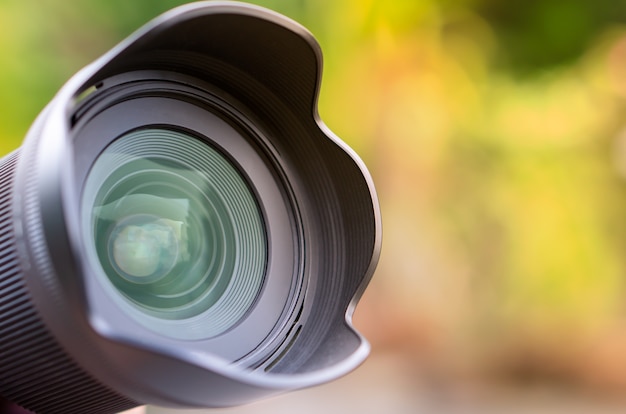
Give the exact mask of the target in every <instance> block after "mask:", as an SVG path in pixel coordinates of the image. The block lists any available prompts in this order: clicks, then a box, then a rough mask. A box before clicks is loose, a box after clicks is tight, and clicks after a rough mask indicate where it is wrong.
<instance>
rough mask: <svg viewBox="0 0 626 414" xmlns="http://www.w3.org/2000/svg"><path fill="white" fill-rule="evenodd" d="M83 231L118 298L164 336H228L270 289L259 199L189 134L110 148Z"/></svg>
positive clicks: (93, 174) (88, 196) (143, 137)
mask: <svg viewBox="0 0 626 414" xmlns="http://www.w3.org/2000/svg"><path fill="white" fill-rule="evenodd" d="M83 228H84V232H85V234H84V236H85V240H86V241H87V243H88V245H89V250H90V252H91V254H90V255H91V257H92V260H93V261H94V262H95V263H96V264H97V266H96V268H97V269H98V271H97V272H96V274H98V275H99V276H98V277H100V278H101V279H102V281H103V285H104V286H105V287H106V289H107V290H108V291H109V292H110V294H111V297H112V298H113V299H114V300H115V301H116V303H117V304H118V305H119V306H120V307H121V308H122V309H124V311H125V312H127V313H128V314H130V315H131V316H132V317H133V318H134V319H135V320H137V321H138V322H140V323H141V324H142V325H144V326H146V327H148V328H150V329H152V330H155V331H157V332H159V333H161V334H163V335H166V336H170V337H174V338H179V339H203V338H211V337H214V336H217V335H219V334H222V333H224V332H226V331H228V330H229V329H230V328H232V327H233V326H235V325H236V324H237V322H238V321H240V320H241V319H242V318H243V317H244V316H245V315H246V314H247V312H248V311H249V310H250V308H251V307H252V306H253V304H254V302H255V299H256V297H257V295H258V294H259V292H260V290H261V288H262V285H263V280H264V276H265V270H266V264H267V236H266V232H265V227H264V223H263V218H262V214H261V211H260V208H259V205H258V203H257V201H256V197H255V195H254V193H253V192H252V191H251V189H250V186H249V185H248V184H247V181H246V180H245V179H244V177H243V176H242V174H241V173H240V172H239V170H238V168H237V167H236V166H235V165H234V164H233V163H232V162H231V161H230V160H229V159H227V158H226V157H225V156H224V155H223V154H222V153H221V152H220V151H219V150H217V149H216V148H213V147H212V146H211V145H209V144H208V143H207V142H206V141H204V140H201V139H199V138H196V137H194V136H192V135H190V134H187V133H184V132H179V131H173V130H167V129H160V128H152V129H142V130H137V131H133V132H131V133H128V134H126V135H124V136H122V137H120V138H118V139H117V140H115V141H114V142H113V143H112V144H111V145H110V146H109V147H107V149H106V150H105V151H104V152H103V153H102V154H101V155H100V156H99V157H98V159H97V160H96V161H95V163H94V165H93V167H92V169H91V171H90V173H89V175H88V177H87V181H86V184H85V190H84V195H83Z"/></svg>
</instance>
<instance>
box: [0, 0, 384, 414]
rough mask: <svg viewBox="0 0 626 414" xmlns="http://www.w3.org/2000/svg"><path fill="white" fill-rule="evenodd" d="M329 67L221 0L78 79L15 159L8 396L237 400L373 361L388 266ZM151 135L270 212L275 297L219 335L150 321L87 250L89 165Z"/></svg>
mask: <svg viewBox="0 0 626 414" xmlns="http://www.w3.org/2000/svg"><path fill="white" fill-rule="evenodd" d="M321 72H322V57H321V51H320V48H319V46H318V44H317V42H316V41H315V40H314V38H313V36H312V35H311V34H310V33H309V32H308V31H307V30H306V29H304V28H303V27H302V26H300V25H299V24H297V23H295V22H293V21H291V20H289V19H287V18H285V17H283V16H281V15H278V14H276V13H274V12H271V11H269V10H266V9H263V8H260V7H256V6H251V5H248V4H243V3H236V2H220V1H215V2H213V1H211V2H200V3H192V4H189V5H186V6H183V7H180V8H177V9H174V10H172V11H170V12H168V13H166V14H164V15H162V16H160V17H158V18H156V19H155V20H153V21H152V22H150V23H148V24H147V25H146V26H144V27H143V28H141V29H140V30H139V31H137V32H136V33H135V34H133V35H132V36H130V37H129V38H128V39H126V40H125V41H123V42H122V43H121V44H120V45H118V46H117V47H115V48H114V49H112V50H111V51H110V52H108V53H107V54H105V55H104V56H103V57H101V58H100V59H98V60H97V61H95V62H94V63H92V64H91V65H89V66H87V67H86V68H84V69H83V70H81V71H80V72H79V73H78V74H76V75H75V76H74V77H72V78H71V79H70V80H69V82H68V83H67V84H66V85H65V86H64V87H63V88H62V89H61V90H60V92H59V93H58V94H57V96H56V97H55V98H54V99H53V100H52V102H51V103H50V104H49V105H48V106H47V107H46V109H45V110H44V111H43V112H42V113H41V115H40V116H39V117H38V119H37V120H36V122H35V123H34V125H33V127H32V128H31V130H30V132H29V134H28V136H27V138H26V140H25V142H24V144H23V145H22V147H21V148H20V149H18V150H17V151H16V152H15V153H13V154H11V155H9V156H7V157H5V158H4V159H3V160H2V161H1V165H0V370H1V371H2V375H1V376H0V395H2V396H4V397H5V398H7V399H10V400H12V401H15V402H17V403H19V404H21V405H23V406H24V407H26V408H28V409H30V410H33V411H35V412H41V413H65V414H67V413H113V412H117V411H120V410H122V409H125V408H130V407H133V406H136V405H142V404H155V405H163V406H172V407H222V406H231V405H237V404H243V403H248V402H251V401H254V400H257V399H260V398H263V397H266V396H270V395H275V394H278V393H281V392H284V391H288V390H293V389H298V388H303V387H309V386H313V385H316V384H320V383H323V382H326V381H329V380H332V379H335V378H337V377H339V376H342V375H344V374H346V373H348V372H349V371H351V370H352V369H354V368H355V367H357V366H358V365H359V364H360V363H361V362H362V361H363V360H364V358H365V357H366V356H367V354H368V351H369V345H368V344H367V342H366V341H365V340H364V338H362V336H361V335H360V334H359V333H358V332H356V331H355V330H354V329H353V327H352V325H351V317H352V313H353V311H354V308H355V306H356V303H357V301H358V299H359V298H360V296H361V295H362V293H363V291H364V290H365V288H366V286H367V284H368V282H369V280H370V278H371V276H372V274H373V272H374V268H375V266H376V262H377V260H378V256H379V252H380V245H381V223H380V212H379V206H378V201H377V199H376V194H375V190H374V186H373V183H372V179H371V177H370V175H369V173H368V172H367V170H366V168H365V166H364V164H363V162H362V161H361V160H360V159H359V158H358V156H357V155H356V154H355V153H354V152H353V151H352V150H351V149H350V148H349V147H348V146H347V145H346V144H344V143H343V142H342V141H341V140H340V139H339V138H337V137H336V136H335V135H333V134H332V133H331V132H330V131H329V130H328V129H327V128H326V127H325V126H324V124H323V123H322V122H321V120H320V119H319V116H318V112H317V97H318V93H319V88H320V79H321V78H320V77H321ZM146 128H152V129H154V128H159V129H163V130H173V131H181V132H183V133H185V134H190V135H193V136H195V137H197V138H198V139H199V140H202V141H203V142H205V143H206V144H207V145H210V146H211V147H213V148H215V149H216V150H217V151H219V152H220V153H222V154H223V155H224V157H225V158H227V159H228V160H230V161H231V162H232V164H233V165H234V166H235V167H236V168H237V169H238V171H239V172H240V173H241V176H242V177H244V179H245V180H246V182H247V183H248V185H249V187H250V189H251V191H252V193H253V194H254V195H255V197H256V199H257V201H256V202H257V203H258V206H259V209H260V211H261V212H262V217H263V221H264V226H265V227H264V228H265V233H266V237H267V246H268V249H267V257H266V262H267V264H266V270H265V277H264V280H263V285H262V288H260V289H259V291H258V293H257V295H256V299H255V300H254V304H253V305H252V306H250V308H249V309H248V310H247V311H246V312H245V314H244V316H243V317H241V318H240V319H239V320H238V321H237V323H236V324H234V325H233V326H232V327H230V328H229V329H228V330H226V331H225V332H220V333H219V335H217V334H216V335H205V336H202V334H198V335H196V336H193V335H191V336H190V338H191V339H185V338H182V339H181V338H179V337H172V336H168V335H163V334H161V332H159V327H160V326H161V325H159V323H161V322H159V321H156V322H155V323H154V324H152V325H149V326H148V325H146V324H142V323H141V320H139V319H137V318H134V317H132V312H133V311H132V309H131V308H132V304H130V305H126V303H127V302H128V301H127V300H126V299H124V298H123V297H122V296H120V295H119V292H116V291H115V288H114V287H113V286H112V285H110V284H109V283H107V280H106V278H104V277H102V269H101V267H100V266H99V263H98V262H97V260H94V259H93V254H92V253H90V243H91V241H90V240H88V237H87V236H86V234H87V233H86V232H85V227H86V226H88V225H89V221H88V220H86V219H85V217H89V212H90V210H89V208H90V205H89V203H88V202H87V201H86V200H88V198H89V196H88V194H89V193H90V191H91V190H90V189H89V188H88V184H89V180H88V177H89V174H90V171H91V169H92V167H93V165H94V163H95V161H96V160H97V159H98V158H99V157H100V156H101V154H102V153H103V151H105V150H106V149H107V148H108V147H109V146H110V145H111V143H112V142H114V141H115V140H116V139H118V138H119V137H121V136H124V135H125V134H128V133H129V132H132V131H141V130H143V129H146ZM170 144H171V146H172V148H174V149H173V151H175V148H176V145H181V144H180V143H178V144H177V142H171V143H170ZM168 145H169V144H168ZM242 260H245V258H242ZM118 296H119V297H118ZM120 298H121V299H120ZM157 322H158V323H157ZM187 322H188V321H173V322H172V321H165V322H163V323H162V324H170V325H171V326H174V325H175V326H177V327H178V328H177V329H182V330H184V329H187V328H186V326H187V325H185V323H187ZM189 326H190V328H189V329H193V326H196V325H193V324H190V325H189Z"/></svg>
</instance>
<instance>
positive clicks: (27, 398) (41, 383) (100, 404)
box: [0, 151, 139, 414]
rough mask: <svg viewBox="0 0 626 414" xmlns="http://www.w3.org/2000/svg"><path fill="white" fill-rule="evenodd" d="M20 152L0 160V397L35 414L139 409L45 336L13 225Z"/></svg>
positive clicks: (135, 404) (115, 411)
mask: <svg viewBox="0 0 626 414" xmlns="http://www.w3.org/2000/svg"><path fill="white" fill-rule="evenodd" d="M18 158H19V151H18V152H15V153H13V154H11V155H9V156H7V157H5V158H3V159H2V160H1V161H0V395H2V396H3V397H5V398H7V399H9V400H11V401H14V402H16V403H18V404H20V405H22V406H24V407H25V408H28V409H29V410H32V411H34V412H36V413H43V414H48V413H52V414H55V413H59V414H74V413H76V414H86V413H89V414H94V413H102V414H104V413H117V412H119V411H123V410H126V409H129V408H132V407H134V406H137V405H139V404H138V403H136V402H133V401H130V400H128V399H126V398H125V397H123V396H120V395H118V394H117V393H115V392H113V391H111V390H110V389H108V388H107V387H106V386H104V385H103V384H100V383H99V382H98V381H96V380H95V379H93V378H91V377H90V376H89V374H87V373H86V372H84V371H83V370H82V369H81V368H80V367H79V366H77V365H76V364H75V363H74V361H72V359H71V358H70V357H69V356H68V355H67V354H66V353H65V351H64V350H63V349H62V348H61V347H60V346H59V344H58V343H57V341H56V340H55V339H54V337H53V336H52V335H51V334H50V333H49V332H48V330H47V328H46V326H45V324H44V322H43V321H42V320H41V318H40V316H39V315H38V314H37V311H36V309H35V307H34V305H33V302H32V298H31V297H30V294H29V292H28V289H27V286H26V283H25V281H24V278H23V274H22V272H21V269H20V262H19V259H18V253H17V246H16V241H15V232H14V224H13V207H12V206H13V197H14V191H15V188H14V178H15V169H16V164H17V162H18Z"/></svg>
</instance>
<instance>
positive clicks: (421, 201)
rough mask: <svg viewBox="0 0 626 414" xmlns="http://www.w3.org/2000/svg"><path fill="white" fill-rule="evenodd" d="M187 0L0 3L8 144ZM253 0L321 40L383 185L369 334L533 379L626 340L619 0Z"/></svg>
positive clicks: (329, 107) (339, 105)
mask: <svg viewBox="0 0 626 414" xmlns="http://www.w3.org/2000/svg"><path fill="white" fill-rule="evenodd" d="M182 3H184V2H182V1H174V0H150V1H148V0H143V1H140V0H135V1H129V0H106V1H105V0H97V1H96V0H92V1H89V2H70V1H69V0H37V1H34V0H21V1H17V0H0V28H2V29H1V30H2V32H0V47H1V48H2V50H3V52H4V59H3V64H2V65H1V66H0V107H1V109H2V111H1V112H0V113H1V114H2V115H1V117H0V121H1V122H0V136H2V140H1V141H0V151H2V152H7V151H9V150H11V149H13V148H16V147H17V146H19V143H20V142H21V140H22V137H23V135H24V134H25V132H26V130H27V128H28V126H29V124H30V123H31V121H32V120H33V119H34V117H35V115H36V114H37V112H38V111H39V110H41V108H43V106H44V105H45V104H46V102H48V101H49V100H50V98H51V97H52V96H53V94H54V92H55V91H56V90H57V89H58V88H59V87H60V86H61V85H62V83H63V82H64V81H65V80H66V79H67V78H68V77H69V76H71V75H72V73H73V72H75V71H76V70H78V69H79V68H80V67H82V66H83V65H85V64H87V63H88V62H90V61H91V60H93V59H94V58H96V57H97V56H99V55H100V54H102V53H103V52H105V51H106V50H108V49H109V48H110V47H112V46H113V45H114V44H115V43H117V42H118V41H120V40H121V39H123V38H124V37H125V36H127V35H128V34H130V33H131V32H132V30H134V29H135V28H137V27H139V26H140V25H141V24H143V23H144V22H146V21H147V20H149V19H150V18H152V17H154V16H156V15H158V14H159V13H160V12H163V11H165V10H166V9H169V8H170V7H173V6H175V5H178V4H182ZM253 3H256V4H259V5H263V6H266V7H269V8H272V9H274V10H276V11H278V12H281V13H283V14H286V15H288V16H290V17H292V18H294V19H295V20H297V21H299V22H301V23H302V24H303V25H305V26H306V27H308V28H309V29H310V30H311V31H312V32H313V33H314V34H315V35H316V37H317V38H318V40H319V41H320V43H321V45H322V48H323V50H324V53H325V72H324V82H323V90H322V95H321V98H320V112H321V115H322V118H323V119H324V120H325V121H326V123H327V124H328V125H329V126H330V127H331V128H332V129H334V130H335V132H337V134H338V135H339V136H341V137H342V138H343V139H345V140H346V141H347V142H348V143H349V144H350V145H352V146H353V147H354V148H355V149H356V150H357V151H358V152H359V153H360V154H361V155H362V156H363V158H364V159H365V161H366V163H367V164H368V165H369V166H370V169H371V171H372V173H373V175H374V178H375V181H376V183H377V186H378V190H379V193H380V198H381V204H382V208H383V217H384V223H385V243H384V254H383V258H382V261H381V264H380V267H379V271H378V272H377V277H376V278H375V280H374V282H373V285H374V286H373V287H372V288H371V289H370V290H369V291H368V292H367V293H366V297H365V302H364V304H363V306H362V309H361V310H360V311H359V314H358V315H357V316H358V321H359V324H360V325H361V326H362V328H363V329H364V330H365V331H366V333H367V334H368V335H369V336H370V337H372V338H373V340H374V344H375V346H377V347H380V348H383V347H385V346H387V347H396V348H398V347H402V348H408V349H409V351H410V352H415V353H420V354H422V355H427V356H428V357H432V358H433V359H434V360H440V361H446V362H445V363H444V362H442V364H453V363H455V362H454V361H459V360H461V361H460V362H459V364H460V365H463V364H467V363H468V362H467V361H472V362H469V364H470V365H471V364H477V365H479V367H478V369H479V370H480V369H481V368H483V366H482V365H481V364H483V365H484V366H488V365H489V364H500V362H501V360H500V359H498V358H495V357H493V356H494V355H504V357H503V358H505V359H507V360H508V361H511V360H515V358H517V357H519V358H521V360H522V361H524V365H526V366H528V365H532V363H533V361H535V362H536V364H537V366H538V368H537V371H538V374H537V375H538V376H541V375H542V372H544V371H542V370H544V368H545V367H549V366H550V364H549V363H546V362H545V361H556V360H558V361H562V360H563V358H566V357H567V358H569V355H570V354H571V355H572V356H571V359H568V360H567V361H565V362H563V364H564V365H567V366H570V367H571V366H572V364H574V365H575V364H577V363H578V362H576V361H580V360H581V359H584V358H587V359H589V358H591V359H593V358H594V357H596V356H597V353H599V352H603V351H601V350H603V349H605V348H603V347H602V345H601V344H602V343H604V342H603V341H607V339H606V338H612V339H611V341H614V340H615V338H624V337H626V336H625V335H619V334H617V333H619V332H625V329H626V306H625V305H626V295H625V277H626V260H625V259H624V252H625V251H626V220H624V219H623V215H624V211H626V183H625V182H624V180H625V179H626V122H624V115H625V114H626V25H624V23H623V22H625V21H626V2H623V1H621V0H620V1H609V0H598V1H595V2H589V1H583V0H569V1H565V0H541V1H540V0H526V1H520V0H510V1H506V2H503V1H497V0H440V1H434V0H420V1H415V0H394V1H393V2H391V1H388V2H384V1H381V0H332V1H331V0H256V1H253ZM390 321H395V323H390ZM619 341H621V342H620V344H624V345H626V340H625V339H621V340H619ZM528 349H533V352H530V353H529V352H528ZM625 349H626V348H625ZM564 350H568V351H571V352H569V353H567V352H564ZM528 355H531V356H530V357H529V356H528ZM492 357H493V358H492ZM437 358H439V359H437ZM464 358H465V359H466V360H463V359H464ZM529 358H530V359H529ZM533 358H534V359H533ZM451 361H452V362H451ZM494 361H495V362H494ZM499 361H500V362H499ZM568 364H569V365H568ZM514 365H515V364H512V365H511V364H507V363H505V362H502V363H501V366H497V367H495V368H494V369H495V370H496V371H497V370H499V369H502V370H506V369H507V368H506V367H511V366H514ZM577 366H578V365H577ZM487 368H488V369H491V368H492V367H487ZM511 369H512V368H511ZM545 369H548V368H545ZM580 369H581V371H580V373H579V374H576V375H580V376H581V377H585V376H586V375H588V376H592V377H593V378H595V379H596V380H597V381H599V383H602V380H598V378H603V377H602V375H605V374H604V371H602V372H595V371H594V369H595V370H605V371H610V372H611V375H613V374H614V373H613V371H612V370H615V369H616V368H615V367H613V366H612V364H611V362H610V361H609V362H608V363H604V364H599V365H598V366H596V367H590V366H588V365H585V366H584V368H580ZM512 370H513V371H514V369H512ZM574 371H575V370H574ZM588 371H589V372H592V374H588ZM568 372H570V371H568ZM576 372H578V371H576ZM606 375H608V376H610V375H609V374H606ZM615 375H617V374H615ZM615 375H614V376H615ZM621 375H622V376H621V377H620V378H622V377H624V376H626V373H624V374H621ZM614 376H613V377H614ZM618 376H619V375H618ZM613 377H611V378H613ZM585 378H586V377H585ZM623 384H624V387H623V388H626V380H624V381H623Z"/></svg>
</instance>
